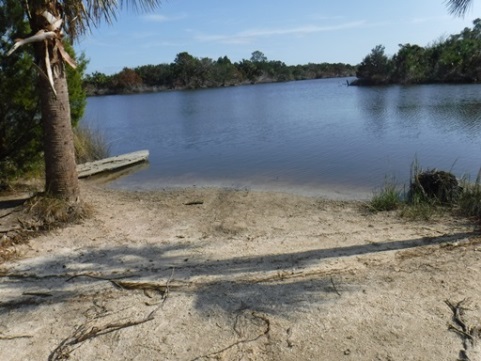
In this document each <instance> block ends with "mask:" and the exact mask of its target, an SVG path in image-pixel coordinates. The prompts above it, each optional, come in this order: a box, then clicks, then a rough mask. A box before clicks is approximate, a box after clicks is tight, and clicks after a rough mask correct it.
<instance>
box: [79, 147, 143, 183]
mask: <svg viewBox="0 0 481 361" xmlns="http://www.w3.org/2000/svg"><path fill="white" fill-rule="evenodd" d="M148 157H149V151H148V150H139V151H138V152H133V153H128V154H123V155H118V156H115V157H110V158H105V159H101V160H97V161H94V162H87V163H84V164H79V165H77V172H78V177H79V178H85V177H89V176H92V175H95V174H98V173H103V172H109V171H113V170H118V169H121V168H125V167H128V166H131V165H134V164H137V163H141V162H145V161H146V160H147V158H148Z"/></svg>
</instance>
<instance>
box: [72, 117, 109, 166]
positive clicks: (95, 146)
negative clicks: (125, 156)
mask: <svg viewBox="0 0 481 361" xmlns="http://www.w3.org/2000/svg"><path fill="white" fill-rule="evenodd" d="M74 144H75V157H76V160H77V164H81V163H85V162H91V161H94V160H99V159H104V158H107V157H108V156H109V153H110V147H109V144H108V143H107V141H106V139H105V137H104V135H103V134H102V133H101V132H99V131H96V130H93V129H92V128H89V127H88V126H85V125H82V126H79V127H77V128H75V129H74Z"/></svg>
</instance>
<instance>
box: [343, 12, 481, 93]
mask: <svg viewBox="0 0 481 361" xmlns="http://www.w3.org/2000/svg"><path fill="white" fill-rule="evenodd" d="M384 50H385V48H384V46H382V45H378V46H376V47H375V48H374V49H372V51H371V53H370V54H368V55H367V56H366V57H365V58H364V59H363V61H362V62H361V63H360V64H359V65H358V68H357V72H356V76H357V78H358V79H357V80H356V81H354V82H353V83H352V84H353V85H387V84H427V83H431V84H432V83H479V82H481V19H476V20H474V21H473V27H472V28H468V27H466V28H464V30H463V31H461V32H460V33H458V34H454V35H451V36H449V37H447V38H446V39H444V40H439V41H436V42H434V43H432V44H431V45H429V46H426V47H422V46H419V45H412V44H400V45H399V50H398V52H397V53H396V54H395V55H393V56H392V57H388V56H387V55H386V54H385V52H384Z"/></svg>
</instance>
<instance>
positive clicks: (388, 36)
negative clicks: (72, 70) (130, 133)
mask: <svg viewBox="0 0 481 361" xmlns="http://www.w3.org/2000/svg"><path fill="white" fill-rule="evenodd" d="M477 17H481V2H480V1H474V5H473V6H472V7H471V8H470V10H469V11H468V13H467V14H466V16H465V17H464V18H459V17H454V16H452V15H450V14H449V13H448V11H447V8H446V4H445V2H444V0H296V1H293V0H255V1H254V0H243V1H234V0H165V1H163V2H162V5H161V7H160V8H159V9H158V10H156V11H155V12H150V13H141V12H140V13H139V12H136V11H134V10H132V9H124V10H122V12H121V13H120V14H119V16H118V18H117V21H115V22H114V23H113V24H112V25H108V24H102V25H101V26H100V27H99V28H94V29H92V32H91V34H88V35H85V36H83V37H82V38H81V39H79V43H77V45H76V48H77V51H84V52H85V54H86V56H87V58H88V59H90V64H89V66H88V68H87V73H91V72H94V71H100V72H103V73H106V74H112V73H115V72H118V71H120V70H121V69H122V68H123V67H132V68H133V67H136V66H139V65H147V64H160V63H171V62H173V61H174V59H175V56H176V55H177V54H178V53H180V52H183V51H187V52H189V53H190V54H191V55H193V56H195V57H199V58H202V57H209V58H212V59H217V58H218V57H220V56H224V55H227V56H228V57H229V58H230V59H231V60H232V61H240V60H242V59H249V58H250V56H251V54H252V52H253V51H255V50H260V51H262V52H263V53H264V54H265V55H266V56H267V58H268V60H280V61H283V62H285V63H286V64H288V65H294V64H307V63H309V62H312V63H321V62H329V63H333V62H343V63H350V64H358V63H359V62H360V61H361V60H362V58H363V57H364V56H365V55H367V54H368V53H369V52H370V50H371V49H372V48H373V47H374V46H376V45H377V44H383V45H384V46H385V47H386V53H387V54H389V55H392V54H394V53H396V52H397V50H398V48H399V46H398V44H406V43H411V44H418V45H421V46H425V45H428V44H429V43H431V42H433V41H435V40H438V39H440V38H442V37H446V36H448V35H450V34H454V33H457V32H460V31H461V30H462V29H463V28H465V27H466V26H469V27H470V26H471V24H472V21H473V20H474V19H475V18H477Z"/></svg>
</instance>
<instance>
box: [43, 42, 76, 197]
mask: <svg viewBox="0 0 481 361" xmlns="http://www.w3.org/2000/svg"><path fill="white" fill-rule="evenodd" d="M38 48H43V46H39V47H37V49H38ZM54 67H56V69H55V68H54V73H57V74H56V76H54V83H53V84H54V88H55V92H54V91H53V89H52V87H51V85H50V82H49V81H48V79H46V78H45V77H44V76H39V91H40V93H41V98H40V99H41V107H42V124H43V131H44V152H45V155H44V156H45V191H46V192H47V194H49V195H52V196H54V197H57V198H61V199H63V200H66V201H69V202H73V201H77V200H78V198H79V194H80V190H79V184H78V177H77V165H76V162H75V149H74V143H73V133H72V125H71V120H70V103H69V97H68V87H67V78H66V72H65V69H64V65H63V63H62V62H59V63H57V64H56V65H54ZM55 93H56V94H55Z"/></svg>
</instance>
